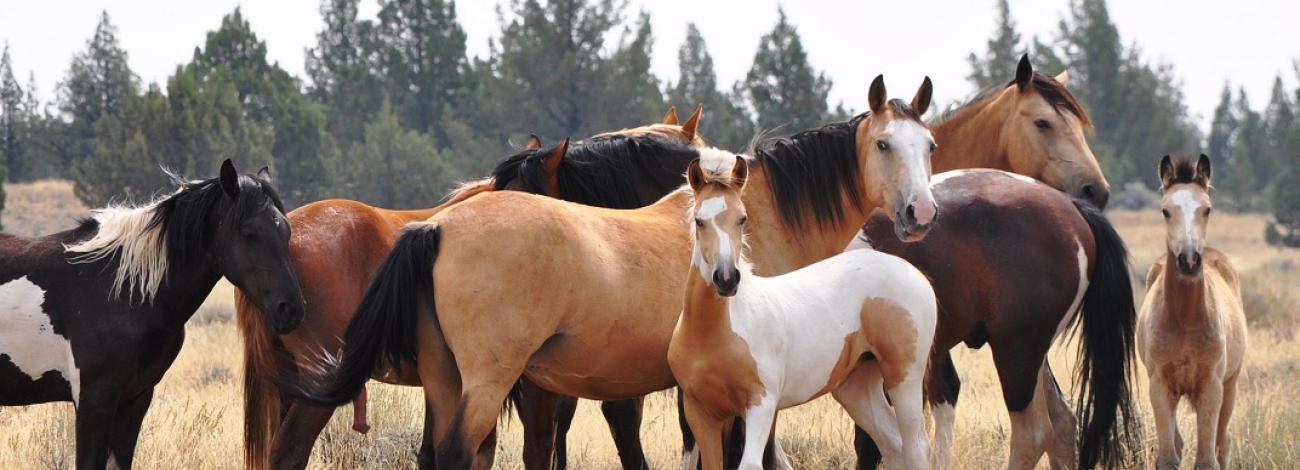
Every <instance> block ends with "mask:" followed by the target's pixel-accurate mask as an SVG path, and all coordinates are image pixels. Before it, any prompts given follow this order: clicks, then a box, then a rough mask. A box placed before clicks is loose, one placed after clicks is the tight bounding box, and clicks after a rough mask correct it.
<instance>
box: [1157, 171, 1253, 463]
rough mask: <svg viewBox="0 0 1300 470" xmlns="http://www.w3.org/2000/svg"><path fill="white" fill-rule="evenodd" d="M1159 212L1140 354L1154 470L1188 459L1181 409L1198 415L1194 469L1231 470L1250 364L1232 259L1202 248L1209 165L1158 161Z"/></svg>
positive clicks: (1207, 214) (1243, 312)
mask: <svg viewBox="0 0 1300 470" xmlns="http://www.w3.org/2000/svg"><path fill="white" fill-rule="evenodd" d="M1160 188H1161V192H1162V193H1164V196H1163V198H1162V200H1161V202H1160V206H1161V207H1160V212H1161V213H1162V214H1164V216H1165V246H1166V248H1167V251H1166V252H1165V254H1163V255H1161V256H1160V259H1158V260H1156V262H1155V264H1153V265H1151V270H1150V271H1148V272H1147V295H1146V299H1145V300H1143V301H1142V310H1141V314H1140V316H1139V317H1138V350H1139V351H1140V352H1141V355H1142V362H1143V363H1145V364H1146V366H1147V377H1149V378H1150V379H1151V391H1150V393H1151V410H1152V411H1153V412H1154V414H1155V426H1156V436H1158V440H1157V441H1158V443H1159V449H1158V454H1157V458H1156V468H1159V469H1161V470H1165V469H1177V468H1178V464H1179V461H1180V460H1181V459H1182V455H1183V438H1182V436H1181V435H1179V433H1178V417H1177V416H1178V412H1177V410H1178V402H1179V401H1181V400H1182V398H1183V397H1187V398H1188V400H1190V401H1191V402H1192V406H1193V407H1195V408H1196V468H1202V469H1215V468H1219V469H1224V470H1226V469H1227V468H1228V463H1229V458H1228V457H1229V451H1230V449H1231V448H1230V445H1231V441H1230V436H1229V434H1228V421H1229V420H1231V419H1232V406H1233V402H1234V401H1235V398H1236V395H1237V379H1238V378H1239V377H1240V376H1241V367H1242V363H1243V362H1244V361H1245V356H1246V315H1245V307H1243V306H1242V302H1241V282H1240V281H1239V280H1238V278H1237V271H1236V270H1235V269H1233V268H1232V263H1230V262H1228V257H1227V256H1226V255H1224V254H1223V253H1222V252H1220V251H1219V250H1216V249H1214V248H1210V247H1209V246H1206V244H1205V235H1206V229H1205V227H1206V225H1208V224H1209V218H1210V210H1211V204H1210V157H1207V156H1205V155H1201V158H1200V160H1198V161H1197V162H1196V163H1192V160H1191V159H1189V158H1187V157H1179V158H1178V159H1177V160H1171V159H1170V158H1169V156H1168V155H1166V156H1165V158H1164V159H1162V160H1161V161H1160Z"/></svg>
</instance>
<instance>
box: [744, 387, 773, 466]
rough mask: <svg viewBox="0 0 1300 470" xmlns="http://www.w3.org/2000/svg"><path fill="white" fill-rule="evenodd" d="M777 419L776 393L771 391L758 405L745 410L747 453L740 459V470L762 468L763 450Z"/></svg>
mask: <svg viewBox="0 0 1300 470" xmlns="http://www.w3.org/2000/svg"><path fill="white" fill-rule="evenodd" d="M775 419H776V394H774V393H769V394H767V395H766V396H764V397H763V399H762V400H761V401H759V403H758V405H755V406H754V407H753V408H750V409H748V410H745V453H744V455H743V456H742V457H741V459H740V470H762V469H763V450H764V448H766V447H767V436H768V434H770V433H771V432H772V421H773V420H775Z"/></svg>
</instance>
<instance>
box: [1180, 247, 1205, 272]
mask: <svg viewBox="0 0 1300 470" xmlns="http://www.w3.org/2000/svg"><path fill="white" fill-rule="evenodd" d="M1174 262H1175V263H1176V264H1177V265H1178V272H1179V273H1182V275H1184V276H1196V275H1199V274H1201V252H1199V251H1189V252H1183V253H1180V254H1179V255H1178V257H1177V258H1176V259H1175V260H1174Z"/></svg>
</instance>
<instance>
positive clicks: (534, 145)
mask: <svg viewBox="0 0 1300 470" xmlns="http://www.w3.org/2000/svg"><path fill="white" fill-rule="evenodd" d="M539 148H542V139H538V138H537V134H528V145H525V146H524V150H537V149H539Z"/></svg>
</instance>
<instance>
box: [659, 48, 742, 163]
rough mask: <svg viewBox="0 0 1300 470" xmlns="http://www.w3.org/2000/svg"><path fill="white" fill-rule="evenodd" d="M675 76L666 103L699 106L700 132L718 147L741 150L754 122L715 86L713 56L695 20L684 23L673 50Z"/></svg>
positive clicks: (681, 108) (690, 107) (716, 82)
mask: <svg viewBox="0 0 1300 470" xmlns="http://www.w3.org/2000/svg"><path fill="white" fill-rule="evenodd" d="M677 77H678V78H677V84H676V85H672V86H669V87H668V91H667V92H666V93H665V94H666V95H668V104H670V105H673V106H676V107H677V108H678V109H680V110H683V111H685V110H688V109H692V108H694V107H695V105H700V106H703V107H704V114H705V118H704V119H703V120H701V122H700V129H699V131H700V134H701V135H703V136H704V137H705V138H706V139H708V140H709V142H710V143H712V144H713V145H716V146H718V147H719V148H724V149H731V150H735V151H741V150H744V148H745V146H746V145H747V144H748V143H749V141H750V139H751V138H752V137H753V136H754V123H753V122H752V121H750V120H749V116H747V115H745V111H744V109H742V108H741V107H740V106H739V105H737V104H736V103H737V101H738V100H737V99H735V98H734V97H733V96H731V95H729V94H727V93H724V92H723V91H722V90H720V89H719V88H718V77H717V75H716V74H715V73H714V71H713V56H711V55H709V51H708V47H707V46H706V45H705V44H704V37H703V36H702V35H700V30H699V28H696V27H695V23H690V24H687V25H686V41H685V42H683V43H682V47H681V49H680V50H678V51H677Z"/></svg>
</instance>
